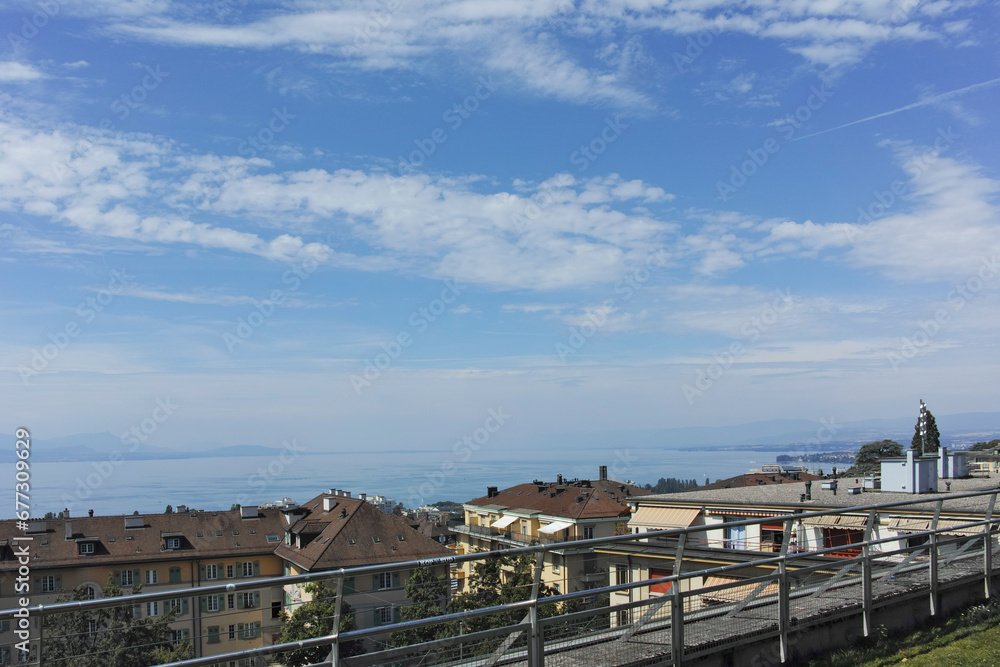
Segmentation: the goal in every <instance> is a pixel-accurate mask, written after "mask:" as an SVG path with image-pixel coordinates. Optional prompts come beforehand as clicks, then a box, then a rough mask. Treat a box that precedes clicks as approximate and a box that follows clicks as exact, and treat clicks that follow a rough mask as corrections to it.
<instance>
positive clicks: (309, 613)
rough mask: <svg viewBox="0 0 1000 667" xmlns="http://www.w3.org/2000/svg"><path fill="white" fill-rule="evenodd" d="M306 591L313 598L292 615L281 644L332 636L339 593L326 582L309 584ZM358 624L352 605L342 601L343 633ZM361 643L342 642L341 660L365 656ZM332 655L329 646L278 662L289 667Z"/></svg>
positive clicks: (296, 652)
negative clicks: (360, 655)
mask: <svg viewBox="0 0 1000 667" xmlns="http://www.w3.org/2000/svg"><path fill="white" fill-rule="evenodd" d="M305 589H306V592H307V593H309V594H310V595H312V600H310V601H309V602H306V603H305V604H303V605H300V606H299V608H298V609H296V610H295V611H294V612H292V615H291V617H289V619H288V620H287V621H286V623H285V626H284V627H283V628H282V630H281V637H280V639H279V640H278V643H282V644H283V643H285V642H297V641H302V640H303V639H313V638H315V637H325V636H327V635H330V634H332V633H333V616H334V613H335V612H336V601H337V592H336V591H335V590H334V589H333V588H331V587H330V585H329V584H327V583H326V582H323V581H320V582H315V583H310V584H306V587H305ZM356 627H357V625H356V624H355V622H354V613H353V612H352V610H351V605H349V604H347V603H346V602H342V603H341V605H340V632H342V633H343V632H350V631H351V630H354V629H355V628H356ZM363 652H364V650H363V646H362V643H361V642H360V641H351V642H342V643H341V644H340V657H342V658H346V657H349V656H352V655H359V654H361V653H363ZM329 655H330V646H318V647H315V648H305V649H296V650H294V651H288V652H286V653H282V654H281V658H280V660H279V662H281V664H283V665H286V666H287V667H296V666H298V665H311V664H313V663H317V662H323V661H324V660H326V659H327V657H328V656H329Z"/></svg>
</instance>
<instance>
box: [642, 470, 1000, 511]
mask: <svg viewBox="0 0 1000 667" xmlns="http://www.w3.org/2000/svg"><path fill="white" fill-rule="evenodd" d="M826 481H830V480H826ZM837 482H838V484H837V487H838V488H837V493H836V495H834V493H833V491H830V490H827V489H824V488H822V484H820V483H818V482H814V483H813V485H812V500H808V501H806V502H801V501H800V497H801V495H802V494H803V493H805V492H806V487H805V482H789V483H786V484H768V485H766V486H743V487H733V488H731V489H710V490H704V491H687V492H683V493H662V494H654V495H650V496H637V497H635V498H629V501H630V502H636V503H642V504H649V503H652V504H661V503H663V504H666V503H669V504H675V503H684V504H691V505H706V504H712V505H747V506H765V507H795V508H809V509H813V510H820V509H825V508H830V509H835V508H838V507H857V506H859V505H877V504H880V503H892V502H898V501H906V500H916V501H925V502H923V503H920V505H914V506H913V510H914V511H927V510H928V508H930V509H931V510H933V506H934V503H936V502H937V501H938V500H939V499H940V498H943V497H946V496H948V495H949V494H956V493H970V492H974V491H990V490H997V489H998V482H1000V477H997V476H993V477H966V478H963V479H942V480H939V482H940V486H941V487H942V490H941V491H939V492H937V493H898V492H890V491H873V490H871V489H864V490H863V492H862V493H860V494H857V495H853V494H849V493H847V488H848V487H852V486H861V487H863V481H862V478H861V477H839V478H837ZM945 482H950V483H951V490H950V491H944V490H943V489H944V488H945ZM988 503H989V496H980V497H978V498H960V499H957V500H946V501H945V503H944V509H948V510H951V511H960V512H983V511H985V510H986V507H987V505H988ZM900 511H902V512H905V511H907V508H900Z"/></svg>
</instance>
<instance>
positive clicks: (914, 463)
mask: <svg viewBox="0 0 1000 667" xmlns="http://www.w3.org/2000/svg"><path fill="white" fill-rule="evenodd" d="M937 490H938V457H936V456H917V453H916V452H915V451H913V450H912V449H910V450H908V451H907V452H906V456H905V457H903V458H891V459H882V491H883V492H893V491H894V492H896V493H936V492H937Z"/></svg>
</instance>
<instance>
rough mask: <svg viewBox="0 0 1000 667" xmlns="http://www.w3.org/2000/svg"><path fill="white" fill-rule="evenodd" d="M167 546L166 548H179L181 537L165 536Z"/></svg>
mask: <svg viewBox="0 0 1000 667" xmlns="http://www.w3.org/2000/svg"><path fill="white" fill-rule="evenodd" d="M167 548H168V549H180V548H181V538H179V537H168V538H167Z"/></svg>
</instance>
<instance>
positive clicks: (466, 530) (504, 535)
mask: <svg viewBox="0 0 1000 667" xmlns="http://www.w3.org/2000/svg"><path fill="white" fill-rule="evenodd" d="M451 529H452V530H453V531H455V532H456V533H462V534H465V535H471V536H473V537H482V538H489V539H494V540H497V541H500V542H506V543H509V544H517V545H529V544H561V543H564V542H575V541H577V540H582V539H584V538H582V537H576V536H573V537H568V538H558V539H557V538H554V537H548V536H546V535H528V534H525V533H515V532H513V531H511V530H499V529H497V528H493V527H491V526H470V525H468V524H456V525H454V526H451Z"/></svg>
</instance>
